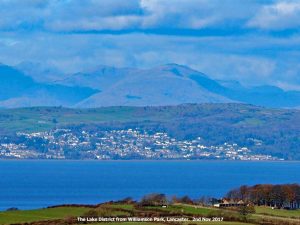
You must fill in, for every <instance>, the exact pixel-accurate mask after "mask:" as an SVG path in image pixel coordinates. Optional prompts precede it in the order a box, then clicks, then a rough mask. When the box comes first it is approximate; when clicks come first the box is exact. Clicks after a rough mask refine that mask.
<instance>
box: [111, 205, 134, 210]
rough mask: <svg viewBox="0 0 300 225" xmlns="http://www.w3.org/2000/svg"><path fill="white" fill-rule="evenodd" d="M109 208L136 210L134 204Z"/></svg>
mask: <svg viewBox="0 0 300 225" xmlns="http://www.w3.org/2000/svg"><path fill="white" fill-rule="evenodd" d="M107 206H108V207H111V208H116V209H124V210H134V206H133V205H132V204H111V205H107Z"/></svg>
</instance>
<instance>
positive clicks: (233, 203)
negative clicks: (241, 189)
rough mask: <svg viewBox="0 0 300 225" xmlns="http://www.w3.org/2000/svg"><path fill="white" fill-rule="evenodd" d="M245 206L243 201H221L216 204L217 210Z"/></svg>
mask: <svg viewBox="0 0 300 225" xmlns="http://www.w3.org/2000/svg"><path fill="white" fill-rule="evenodd" d="M243 205H245V203H244V201H243V200H238V201H237V200H232V199H220V200H218V203H215V204H214V207H217V208H227V207H239V206H243Z"/></svg>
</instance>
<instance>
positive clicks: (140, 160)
mask: <svg viewBox="0 0 300 225" xmlns="http://www.w3.org/2000/svg"><path fill="white" fill-rule="evenodd" d="M1 161H55V162H63V161H66V162H264V163H265V162H273V163H274V162H283V163H284V162H288V163H290V162H294V163H300V160H222V159H186V160H184V159H109V160H96V159H95V160H94V159H4V158H0V162H1Z"/></svg>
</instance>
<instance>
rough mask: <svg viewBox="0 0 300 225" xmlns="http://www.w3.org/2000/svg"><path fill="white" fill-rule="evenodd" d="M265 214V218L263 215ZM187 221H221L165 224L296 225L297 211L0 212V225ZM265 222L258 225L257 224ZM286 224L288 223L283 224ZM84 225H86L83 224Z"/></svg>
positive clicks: (120, 207) (132, 208)
mask: <svg viewBox="0 0 300 225" xmlns="http://www.w3.org/2000/svg"><path fill="white" fill-rule="evenodd" d="M264 214H268V215H264ZM78 216H80V217H82V218H87V217H89V218H91V217H95V218H97V217H120V218H121V217H122V218H127V217H147V218H149V217H151V218H154V217H169V218H173V217H187V218H193V217H197V218H201V217H205V218H213V217H219V218H222V217H223V218H224V221H222V222H202V221H201V222H192V221H190V222H182V223H170V222H169V223H167V224H182V225H189V224H203V225H210V224H214V225H247V224H248V225H251V224H268V223H269V224H270V221H271V224H290V225H297V224H300V211H299V210H298V211H287V210H278V209H274V210H272V209H269V208H265V207H256V213H255V214H252V215H248V216H247V221H246V222H245V221H244V217H242V216H241V215H240V214H239V213H238V212H237V211H232V210H223V209H217V208H209V207H200V206H195V205H187V204H174V205H170V206H168V207H167V208H162V207H141V206H138V205H135V204H121V203H108V204H102V205H97V206H64V207H56V208H47V209H39V210H24V211H5V212H0V224H1V225H9V224H25V223H26V224H32V225H41V224H43V225H62V224H74V225H75V224H83V223H81V222H78V220H77V217H78ZM263 220H266V221H269V222H267V223H261V221H263ZM287 221H288V223H286V222H287ZM85 224H86V223H85ZM87 224H94V225H99V224H101V225H106V224H109V225H121V224H122V225H133V224H134V225H135V224H141V223H140V222H111V223H107V222H102V223H97V222H94V223H92V222H90V223H87ZM142 224H145V225H149V224H157V225H159V224H166V223H163V222H144V223H142Z"/></svg>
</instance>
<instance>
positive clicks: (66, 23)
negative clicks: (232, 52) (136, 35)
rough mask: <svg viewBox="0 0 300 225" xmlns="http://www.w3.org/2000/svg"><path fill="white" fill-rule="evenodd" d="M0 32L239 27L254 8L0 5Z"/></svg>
mask: <svg viewBox="0 0 300 225" xmlns="http://www.w3.org/2000/svg"><path fill="white" fill-rule="evenodd" d="M0 4H1V7H0V29H2V30H14V31H20V30H22V31H24V30H25V31H26V30H27V31H28V30H29V31H30V30H45V31H47V32H72V31H102V30H106V31H107V30H108V31H109V30H112V31H116V30H118V31H120V30H132V31H135V30H139V31H145V30H148V29H165V28H168V29H179V30H180V29H196V30H197V29H203V28H211V27H214V28H216V27H228V26H229V27H230V26H240V25H241V24H242V23H243V21H244V20H245V19H247V18H248V17H249V16H250V15H252V14H253V12H254V11H255V9H256V8H257V7H258V4H257V3H256V2H254V1H251V0H244V1H243V4H240V3H239V1H237V0H224V1H222V4H221V5H220V1H218V0H189V1H186V0H172V1H170V0H130V1H124V0H113V1H111V0H101V1H99V0H98V1H97V0H84V1H77V0H26V1H24V0H11V1H8V0H0Z"/></svg>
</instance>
